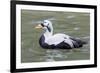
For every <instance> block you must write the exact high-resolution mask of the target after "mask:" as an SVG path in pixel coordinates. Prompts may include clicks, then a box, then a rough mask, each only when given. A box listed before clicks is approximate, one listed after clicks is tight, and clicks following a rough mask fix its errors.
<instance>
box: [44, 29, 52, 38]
mask: <svg viewBox="0 0 100 73" xmlns="http://www.w3.org/2000/svg"><path fill="white" fill-rule="evenodd" d="M52 35H53V29H52V30H51V31H48V30H45V31H44V36H45V38H48V37H50V36H52Z"/></svg>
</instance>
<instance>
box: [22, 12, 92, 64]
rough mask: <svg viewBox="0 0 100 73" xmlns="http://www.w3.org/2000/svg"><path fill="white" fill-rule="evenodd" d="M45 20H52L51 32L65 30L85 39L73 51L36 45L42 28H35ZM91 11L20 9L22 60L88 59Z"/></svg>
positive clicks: (26, 61) (68, 33)
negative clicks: (84, 43)
mask: <svg viewBox="0 0 100 73" xmlns="http://www.w3.org/2000/svg"><path fill="white" fill-rule="evenodd" d="M45 19H48V20H51V22H52V23H53V28H54V34H55V33H65V34H67V35H70V36H73V37H78V38H81V39H82V40H85V41H87V42H88V44H86V45H84V46H83V47H82V48H76V49H73V50H66V49H60V50H54V49H53V50H50V49H43V48H41V47H40V45H39V38H40V36H41V34H42V30H41V29H39V30H37V29H35V28H34V27H35V26H36V25H37V24H39V23H40V22H42V21H43V20H45ZM89 21H90V14H89V13H75V12H51V11H32V10H22V11H21V62H22V63H29V62H52V61H69V60H88V59H90V43H89V41H90V29H89V28H90V22H89Z"/></svg>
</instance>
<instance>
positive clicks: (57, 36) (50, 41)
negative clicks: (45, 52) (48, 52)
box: [45, 34, 69, 45]
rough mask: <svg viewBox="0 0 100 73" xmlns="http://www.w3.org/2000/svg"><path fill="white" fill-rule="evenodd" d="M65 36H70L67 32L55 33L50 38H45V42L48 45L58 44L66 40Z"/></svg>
mask: <svg viewBox="0 0 100 73" xmlns="http://www.w3.org/2000/svg"><path fill="white" fill-rule="evenodd" d="M65 38H69V36H68V35H65V34H55V35H53V36H51V37H48V39H47V40H45V42H46V43H47V44H48V45H57V44H60V43H61V42H64V40H65Z"/></svg>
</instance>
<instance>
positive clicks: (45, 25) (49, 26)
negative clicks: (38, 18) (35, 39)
mask: <svg viewBox="0 0 100 73" xmlns="http://www.w3.org/2000/svg"><path fill="white" fill-rule="evenodd" d="M35 28H37V29H38V28H42V29H44V30H45V31H46V32H53V27H52V23H51V21H49V20H44V21H43V22H42V23H40V24H38V25H37V26H36V27H35Z"/></svg>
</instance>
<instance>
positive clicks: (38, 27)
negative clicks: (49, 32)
mask: <svg viewBox="0 0 100 73" xmlns="http://www.w3.org/2000/svg"><path fill="white" fill-rule="evenodd" d="M35 28H36V29H40V28H43V27H42V26H41V24H39V25H37V26H36V27H35Z"/></svg>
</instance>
